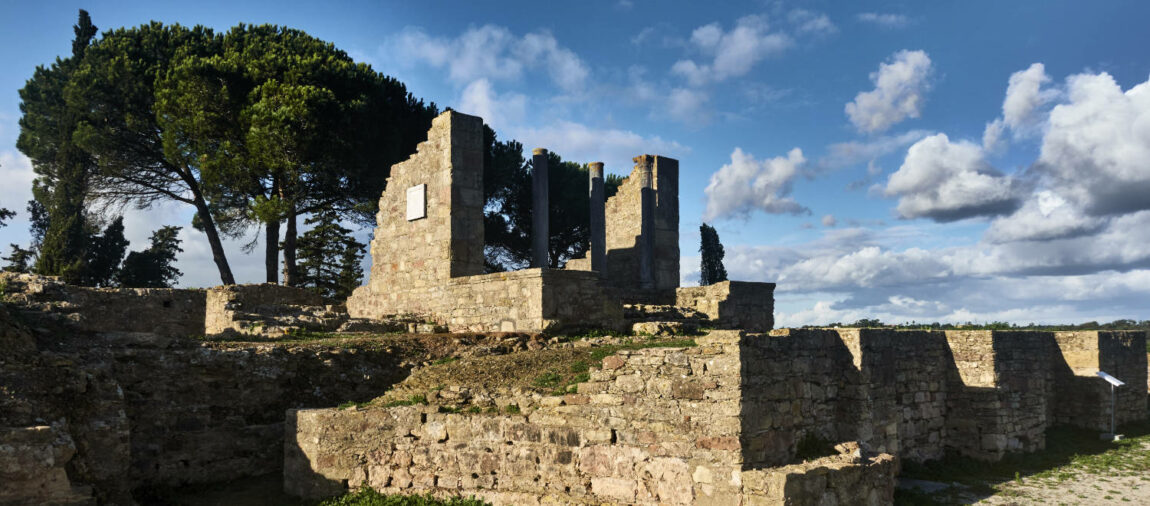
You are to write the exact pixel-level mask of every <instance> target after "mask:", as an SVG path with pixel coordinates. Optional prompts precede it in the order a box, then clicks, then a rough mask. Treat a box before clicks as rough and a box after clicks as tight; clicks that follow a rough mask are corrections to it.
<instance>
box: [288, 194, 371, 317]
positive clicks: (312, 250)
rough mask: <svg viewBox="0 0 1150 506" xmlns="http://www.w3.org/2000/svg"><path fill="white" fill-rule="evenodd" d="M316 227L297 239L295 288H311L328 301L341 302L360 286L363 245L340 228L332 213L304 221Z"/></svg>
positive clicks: (322, 213) (348, 231)
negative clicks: (297, 276)
mask: <svg viewBox="0 0 1150 506" xmlns="http://www.w3.org/2000/svg"><path fill="white" fill-rule="evenodd" d="M306 223H307V224H309V225H313V224H314V225H315V227H314V228H312V229H311V230H308V231H307V232H305V233H304V234H303V236H302V237H300V239H299V244H298V248H299V249H298V251H299V270H300V279H299V284H298V286H302V287H306V288H310V289H312V290H314V291H315V292H316V293H318V294H320V295H321V296H323V297H324V298H325V299H328V300H344V299H347V297H348V296H350V295H351V292H352V291H353V290H355V289H356V287H358V286H359V281H360V278H361V277H362V270H361V268H360V262H361V261H362V260H363V250H364V245H363V244H362V243H360V242H358V241H356V240H355V238H354V237H352V235H351V230H349V229H347V228H344V227H342V226H341V225H340V224H339V216H338V214H336V212H335V211H334V210H330V209H329V210H324V211H321V212H320V213H319V214H317V215H315V216H313V217H311V218H309V219H308V220H307V221H306Z"/></svg>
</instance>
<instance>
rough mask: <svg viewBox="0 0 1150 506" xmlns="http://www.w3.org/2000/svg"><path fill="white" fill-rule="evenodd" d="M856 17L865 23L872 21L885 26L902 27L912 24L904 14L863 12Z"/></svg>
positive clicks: (874, 23) (871, 22)
mask: <svg viewBox="0 0 1150 506" xmlns="http://www.w3.org/2000/svg"><path fill="white" fill-rule="evenodd" d="M856 18H857V19H858V20H859V21H862V22H863V23H870V24H873V25H877V26H880V27H883V28H902V27H905V26H907V25H909V24H910V18H908V17H907V16H906V15H904V14H890V13H878V12H861V13H859V14H858V16H856Z"/></svg>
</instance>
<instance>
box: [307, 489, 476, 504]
mask: <svg viewBox="0 0 1150 506" xmlns="http://www.w3.org/2000/svg"><path fill="white" fill-rule="evenodd" d="M317 506H491V505H490V503H487V502H484V501H481V500H479V499H475V498H467V499H464V498H462V497H452V498H450V499H436V498H435V497H432V496H431V495H383V494H381V493H379V492H376V491H375V490H374V489H372V488H370V487H364V488H363V489H360V490H359V491H358V492H355V493H350V494H347V495H344V496H340V497H335V498H332V499H328V500H326V501H323V502H321V503H319V504H318V505H317Z"/></svg>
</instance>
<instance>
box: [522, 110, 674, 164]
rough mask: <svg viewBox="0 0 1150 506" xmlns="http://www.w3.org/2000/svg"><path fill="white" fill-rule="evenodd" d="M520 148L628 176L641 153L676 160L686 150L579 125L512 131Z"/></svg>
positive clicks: (632, 134)
mask: <svg viewBox="0 0 1150 506" xmlns="http://www.w3.org/2000/svg"><path fill="white" fill-rule="evenodd" d="M512 133H513V134H514V137H515V138H516V139H518V140H519V141H521V142H523V145H524V147H527V148H534V147H544V148H547V149H549V150H551V151H554V152H555V153H558V154H559V155H560V156H562V157H563V159H564V160H571V161H575V162H580V163H586V162H594V161H601V162H604V163H605V164H606V166H607V170H608V171H609V172H615V173H620V174H630V173H631V159H632V158H634V157H635V156H636V155H640V154H643V153H650V154H659V155H669V156H680V155H683V154H686V153H688V152H690V149H689V148H687V147H686V146H683V145H682V144H679V143H678V142H674V141H668V140H664V139H663V138H661V137H657V136H656V137H644V136H642V135H639V134H637V133H635V132H632V131H629V130H618V129H598V128H592V127H588V126H587V125H584V124H581V123H574V122H570V121H558V122H555V123H553V124H550V125H547V126H544V127H540V128H517V129H513V130H512Z"/></svg>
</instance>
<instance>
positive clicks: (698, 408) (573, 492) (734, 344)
mask: <svg viewBox="0 0 1150 506" xmlns="http://www.w3.org/2000/svg"><path fill="white" fill-rule="evenodd" d="M747 339H748V338H747V337H746V336H745V335H744V334H742V333H740V332H729V331H718V332H712V333H711V334H710V335H708V336H706V337H702V338H699V339H698V340H697V341H698V346H696V347H692V348H652V349H645V350H638V351H625V352H620V353H619V354H617V355H613V356H609V357H607V358H605V359H604V360H603V362H602V367H601V369H599V370H596V371H593V372H592V374H591V378H590V381H588V382H586V383H581V384H579V386H578V393H574V394H568V395H566V396H565V397H563V399H562V401H560V402H559V403H558V405H551V406H545V407H541V408H539V409H537V410H535V411H533V412H531V413H527V414H525V415H488V414H465V413H438V412H434V411H432V409H431V408H425V407H397V408H369V409H363V410H350V409H348V410H333V409H326V410H298V411H292V412H290V413H289V417H288V418H289V429H288V431H289V436H288V441H287V443H286V445H285V450H284V451H285V475H284V486H285V489H286V490H287V491H288V492H290V493H293V494H297V495H301V496H304V497H321V496H324V495H330V494H335V493H340V492H342V491H343V490H345V487H351V488H358V487H362V486H370V487H372V488H375V489H377V490H381V491H383V492H387V493H425V492H436V493H444V494H451V495H464V496H471V495H474V496H477V497H480V498H483V499H485V500H488V501H491V502H493V503H495V504H539V503H550V502H556V503H571V502H576V503H582V502H586V503H604V502H608V503H626V504H695V503H704V504H708V503H709V504H739V503H746V502H747V501H753V500H762V499H763V498H764V497H766V496H768V493H769V492H768V490H767V488H766V487H765V486H760V487H758V488H748V480H747V478H744V477H748V476H749V477H755V476H759V475H758V474H751V475H748V474H747V471H748V470H751V469H750V468H749V466H750V464H749V462H748V461H747V460H746V459H745V458H744V445H743V444H742V443H741V441H740V432H741V430H742V420H744V419H746V418H747V417H748V416H751V415H750V414H748V413H746V412H744V409H743V406H744V402H745V395H743V394H742V393H741V390H740V389H741V388H743V387H744V381H745V377H746V375H747V374H749V373H751V372H750V371H748V370H747V369H745V368H744V367H743V365H744V364H743V362H742V361H741V360H742V357H743V355H742V352H741V349H742V347H743V346H744V345H745V344H746V340H747ZM788 409H789V404H788ZM293 433H294V436H292V434H293ZM890 460H891V458H890V457H889V456H887V457H885V459H879V460H877V461H874V462H879V464H877V465H873V462H872V461H870V460H866V459H862V458H861V455H860V456H859V460H858V461H853V460H852V461H851V462H854V463H853V464H849V465H838V466H825V467H822V468H820V470H819V471H817V472H816V474H818V475H820V476H823V478H824V479H826V478H827V477H831V478H830V479H834V480H836V481H835V483H836V484H839V486H840V487H841V488H840V489H839V490H835V491H833V493H835V494H840V493H841V494H846V495H847V496H850V494H856V496H858V495H859V494H861V496H863V497H866V496H869V495H870V494H872V492H871V490H875V489H879V490H887V491H888V492H886V495H884V496H883V497H889V491H890V490H893V488H892V487H893V479H894V473H893V472H891V469H890V467H889V462H890ZM883 462H885V463H886V464H882V463H883ZM824 464H826V462H824ZM848 468H849V470H847V471H843V472H844V473H845V474H842V476H843V477H844V480H838V477H839V476H840V474H839V473H840V471H841V470H844V469H848ZM786 474H787V476H795V475H797V474H800V472H799V471H795V470H790V471H788V472H787V473H786ZM863 474H865V475H866V477H865V478H864V477H863V476H861V475H863ZM792 479H795V478H792ZM880 482H883V484H880ZM751 483H752V484H754V483H759V484H762V483H764V480H758V481H754V480H751ZM823 485H824V490H821V491H820V492H819V493H820V494H822V493H825V492H826V490H825V489H826V488H827V487H826V483H825V482H824V483H823Z"/></svg>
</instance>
